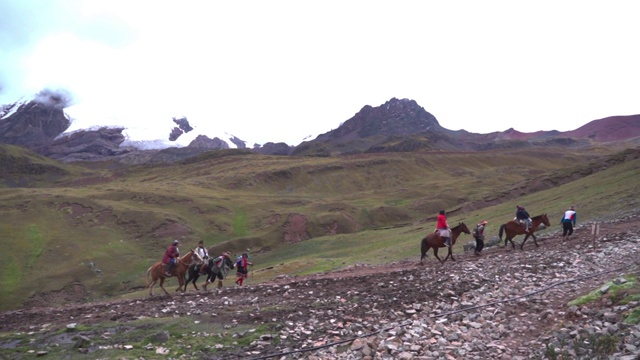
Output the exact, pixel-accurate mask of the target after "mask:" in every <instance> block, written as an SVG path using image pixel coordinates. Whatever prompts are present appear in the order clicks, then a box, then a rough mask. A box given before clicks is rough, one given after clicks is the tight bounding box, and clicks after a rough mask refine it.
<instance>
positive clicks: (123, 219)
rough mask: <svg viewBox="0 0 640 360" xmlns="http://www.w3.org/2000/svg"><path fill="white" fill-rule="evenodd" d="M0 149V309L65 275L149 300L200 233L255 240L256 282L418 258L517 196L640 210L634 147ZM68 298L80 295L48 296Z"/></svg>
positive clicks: (554, 208) (496, 218)
mask: <svg viewBox="0 0 640 360" xmlns="http://www.w3.org/2000/svg"><path fill="white" fill-rule="evenodd" d="M0 150H3V151H5V152H6V153H8V152H9V151H11V152H12V153H13V155H11V157H9V156H7V155H3V157H2V158H1V159H5V160H4V161H9V163H14V164H15V163H19V164H23V165H21V166H14V167H12V170H11V179H20V181H15V180H11V179H8V178H3V180H5V181H4V182H3V183H2V184H3V185H4V187H3V188H0V216H1V219H2V220H1V221H0V241H1V242H2V247H3V249H4V251H5V256H4V258H5V261H4V262H2V263H0V287H2V288H3V289H8V291H7V292H6V294H7V296H3V297H2V301H1V304H0V310H7V309H12V308H16V307H18V306H20V305H22V304H24V303H25V301H26V302H27V303H28V302H29V299H30V298H31V297H33V296H36V295H37V296H43V295H42V294H43V293H47V292H53V291H57V290H60V289H63V288H64V287H65V286H67V285H69V284H80V285H82V287H83V288H84V289H85V292H84V293H82V299H100V298H105V297H111V296H119V295H123V294H129V295H128V296H138V295H140V296H143V294H144V292H142V291H141V287H143V286H144V285H145V278H144V273H145V271H146V269H147V268H148V267H149V266H150V265H151V264H153V263H154V262H156V261H158V260H160V258H161V256H162V253H163V251H164V249H165V247H166V246H168V244H169V243H170V241H171V240H172V239H174V238H179V239H181V240H182V245H181V250H182V252H183V253H184V252H186V250H187V249H188V248H189V247H195V246H196V244H197V241H198V240H200V239H202V240H204V241H205V244H206V245H208V246H209V247H211V250H212V251H213V252H214V253H215V252H219V251H222V250H229V251H231V252H234V253H239V252H241V251H242V250H244V249H246V248H251V250H252V257H253V260H254V261H255V263H256V266H255V267H254V269H253V270H254V274H253V276H252V280H251V281H254V282H256V281H264V280H268V279H271V278H273V277H275V276H278V275H280V274H290V275H294V274H306V273H313V272H318V271H325V270H330V269H335V268H340V267H344V266H348V265H350V264H353V263H355V262H361V263H380V262H389V261H393V260H398V259H403V258H407V257H415V258H416V260H417V259H418V257H419V253H418V246H419V240H420V239H421V237H422V236H424V234H425V233H426V232H430V231H432V229H433V226H434V219H435V215H436V213H437V211H438V210H439V209H446V210H448V211H449V213H450V215H449V219H450V223H451V224H455V223H457V222H458V221H464V222H466V223H467V224H475V223H476V222H477V221H479V220H480V219H483V218H486V219H488V220H489V221H490V226H489V229H488V231H490V232H491V231H493V232H495V233H497V229H498V228H497V226H498V224H500V223H502V222H505V221H506V220H508V219H509V218H510V217H511V216H512V214H513V208H514V207H515V205H516V203H522V204H525V205H526V206H527V208H528V209H529V210H530V212H531V214H532V215H537V214H538V213H541V212H546V213H549V214H550V217H551V219H552V221H555V218H556V217H559V216H560V215H561V211H562V210H563V209H564V208H565V207H566V206H568V205H570V204H575V205H577V206H578V211H579V214H580V217H581V220H586V219H589V218H596V217H601V216H605V215H609V214H615V213H616V212H623V211H627V210H629V209H632V208H635V207H638V204H637V195H636V194H637V193H638V183H639V182H638V181H637V178H638V175H639V174H638V173H639V170H638V169H640V166H639V165H640V160H638V154H637V153H638V151H637V150H630V151H627V152H623V153H617V154H609V153H608V152H607V151H606V149H604V150H603V149H599V150H597V151H595V150H592V151H584V149H583V150H582V151H580V152H578V151H576V152H575V153H571V152H567V150H566V149H554V148H547V149H536V150H532V149H518V150H513V149H511V150H506V149H505V150H495V151H490V152H482V153H453V152H450V153H445V152H432V153H384V154H367V155H353V156H345V157H278V156H264V155H258V154H250V153H246V152H235V151H224V152H211V153H207V154H203V155H201V156H199V157H198V158H197V159H191V160H189V161H185V162H183V163H180V164H172V165H159V166H131V167H121V166H114V164H111V163H102V164H100V163H91V164H86V166H82V164H72V165H70V164H62V163H58V162H55V161H53V160H50V159H46V158H41V157H38V156H37V155H33V154H30V153H29V152H26V151H23V150H20V149H19V148H15V147H3V148H0ZM16 152H20V153H19V155H16ZM0 154H5V153H3V152H2V151H0ZM559 154H561V155H559ZM17 158H19V159H20V160H19V161H18V160H15V159H17ZM6 159H10V160H6ZM24 164H43V166H44V165H46V168H47V169H54V170H47V171H45V172H41V171H35V172H34V171H32V170H31V169H32V167H31V165H24ZM7 173H8V172H5V173H3V174H7ZM558 220H559V219H558ZM470 240H471V237H470V236H466V237H463V238H462V239H461V243H464V242H467V241H470ZM459 246H461V245H459ZM169 282H170V284H172V285H171V287H173V286H174V285H173V284H174V282H175V280H174V279H172V280H170V281H169ZM135 291H138V292H137V293H133V295H132V292H135ZM71 300H74V301H77V300H78V299H77V295H74V297H73V298H71V297H67V298H64V297H56V298H55V299H53V298H51V301H52V302H64V301H71Z"/></svg>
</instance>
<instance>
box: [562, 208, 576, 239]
mask: <svg viewBox="0 0 640 360" xmlns="http://www.w3.org/2000/svg"><path fill="white" fill-rule="evenodd" d="M576 221H578V214H577V213H576V207H575V206H573V205H572V206H571V207H569V210H567V211H565V212H564V215H562V220H561V221H560V224H562V241H563V242H564V241H569V236H571V235H572V234H573V228H574V227H575V226H576Z"/></svg>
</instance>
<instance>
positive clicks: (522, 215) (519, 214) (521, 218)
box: [516, 205, 531, 230]
mask: <svg viewBox="0 0 640 360" xmlns="http://www.w3.org/2000/svg"><path fill="white" fill-rule="evenodd" d="M516 221H517V222H519V223H521V224H524V229H525V230H529V228H531V215H529V213H528V212H527V210H525V208H524V206H521V205H517V206H516Z"/></svg>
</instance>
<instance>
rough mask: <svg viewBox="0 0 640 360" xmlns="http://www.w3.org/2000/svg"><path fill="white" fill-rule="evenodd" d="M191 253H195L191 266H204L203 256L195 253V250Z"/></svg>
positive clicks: (192, 256)
mask: <svg viewBox="0 0 640 360" xmlns="http://www.w3.org/2000/svg"><path fill="white" fill-rule="evenodd" d="M191 252H193V253H192V254H191V265H193V264H202V262H203V261H204V260H203V259H202V256H200V254H198V252H197V251H195V250H191Z"/></svg>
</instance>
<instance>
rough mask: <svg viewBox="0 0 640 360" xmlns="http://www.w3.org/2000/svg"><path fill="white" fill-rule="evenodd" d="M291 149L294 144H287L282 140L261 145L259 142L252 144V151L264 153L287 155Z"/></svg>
mask: <svg viewBox="0 0 640 360" xmlns="http://www.w3.org/2000/svg"><path fill="white" fill-rule="evenodd" d="M293 149H295V146H289V145H287V144H286V143H283V142H279V143H273V142H268V143H266V144H264V145H262V146H260V145H259V144H255V145H254V146H253V151H255V152H257V153H259V154H264V155H289V154H291V152H292V151H293Z"/></svg>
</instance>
